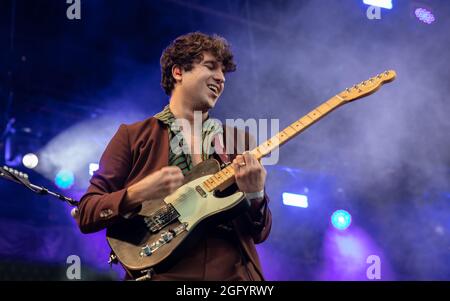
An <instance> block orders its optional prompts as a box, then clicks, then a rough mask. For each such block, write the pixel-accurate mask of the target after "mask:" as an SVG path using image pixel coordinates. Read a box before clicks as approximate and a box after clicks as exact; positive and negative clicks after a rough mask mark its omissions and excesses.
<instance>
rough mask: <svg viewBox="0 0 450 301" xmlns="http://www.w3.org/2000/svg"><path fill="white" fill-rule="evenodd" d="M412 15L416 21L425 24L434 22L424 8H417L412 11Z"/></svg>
mask: <svg viewBox="0 0 450 301" xmlns="http://www.w3.org/2000/svg"><path fill="white" fill-rule="evenodd" d="M414 14H415V15H416V17H417V19H419V20H420V21H422V22H423V23H426V24H431V23H433V22H434V21H436V18H435V17H434V15H433V13H432V12H431V11H429V10H428V9H426V8H422V7H419V8H417V9H416V10H415V11H414Z"/></svg>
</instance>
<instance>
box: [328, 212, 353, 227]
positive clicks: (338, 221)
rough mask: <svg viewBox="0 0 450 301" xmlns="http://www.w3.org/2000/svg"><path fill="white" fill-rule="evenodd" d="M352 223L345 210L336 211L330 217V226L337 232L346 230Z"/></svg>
mask: <svg viewBox="0 0 450 301" xmlns="http://www.w3.org/2000/svg"><path fill="white" fill-rule="evenodd" d="M351 223H352V216H351V215H350V213H348V212H347V211H345V210H336V211H335V212H333V214H332V215H331V224H332V225H333V227H335V228H336V229H338V230H345V229H347V228H348V227H349V226H350V224H351Z"/></svg>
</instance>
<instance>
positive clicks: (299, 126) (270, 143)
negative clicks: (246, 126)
mask: <svg viewBox="0 0 450 301" xmlns="http://www.w3.org/2000/svg"><path fill="white" fill-rule="evenodd" d="M345 103H346V102H345V100H344V99H342V98H341V97H340V96H339V95H336V96H334V97H332V98H330V99H329V100H327V101H326V102H324V103H322V104H321V105H320V106H318V107H316V108H315V109H314V110H312V111H311V112H309V113H308V114H306V115H305V116H303V117H302V118H300V119H298V120H297V121H295V122H293V123H292V124H290V125H289V126H288V127H286V128H285V129H283V130H282V131H280V132H278V133H277V134H276V135H274V136H273V137H272V138H270V139H268V140H266V141H265V142H263V143H261V144H260V145H259V146H257V147H256V148H254V149H253V150H251V151H250V153H251V154H253V155H254V156H255V157H256V159H258V160H260V159H261V158H263V157H265V156H267V155H269V154H270V153H271V152H272V151H273V150H274V149H276V148H277V147H279V146H281V145H283V144H285V143H286V142H288V141H289V140H291V139H292V138H294V137H295V136H297V135H298V134H300V133H301V132H303V131H304V130H306V129H307V128H309V127H310V126H311V125H313V124H314V123H316V122H317V121H319V120H320V119H322V118H323V117H325V116H326V115H328V114H329V113H331V112H332V111H333V110H335V109H336V108H338V107H340V106H341V105H343V104H345ZM233 182H234V169H233V167H232V166H231V165H229V166H227V167H225V168H224V169H222V170H221V171H219V172H217V173H215V174H214V175H212V176H211V177H209V178H208V179H207V180H206V181H204V182H203V184H204V185H205V186H206V187H207V189H208V191H213V190H216V189H218V190H223V189H224V188H226V187H228V186H229V185H231V184H232V183H233Z"/></svg>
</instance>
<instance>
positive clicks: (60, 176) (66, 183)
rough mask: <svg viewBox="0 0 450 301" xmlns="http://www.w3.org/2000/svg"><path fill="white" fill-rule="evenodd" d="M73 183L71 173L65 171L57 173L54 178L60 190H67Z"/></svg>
mask: <svg viewBox="0 0 450 301" xmlns="http://www.w3.org/2000/svg"><path fill="white" fill-rule="evenodd" d="M74 182H75V176H74V175H73V172H71V171H70V170H67V169H62V170H60V171H58V173H57V174H56V176H55V184H56V186H58V187H59V188H61V189H69V188H70V187H72V185H73V184H74Z"/></svg>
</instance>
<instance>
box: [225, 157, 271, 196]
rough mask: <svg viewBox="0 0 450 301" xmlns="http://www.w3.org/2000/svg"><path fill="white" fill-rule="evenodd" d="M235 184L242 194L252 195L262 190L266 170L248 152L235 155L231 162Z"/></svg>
mask: <svg viewBox="0 0 450 301" xmlns="http://www.w3.org/2000/svg"><path fill="white" fill-rule="evenodd" d="M232 166H233V168H234V174H235V177H236V184H237V186H238V187H239V190H240V191H242V192H247V193H252V192H259V191H261V190H263V189H264V184H265V182H266V174H267V173H266V170H265V168H264V166H262V164H261V163H260V162H259V161H258V160H257V159H256V158H255V156H254V155H252V154H250V153H249V152H245V153H244V154H242V155H237V156H236V158H235V159H234V160H233V162H232Z"/></svg>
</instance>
